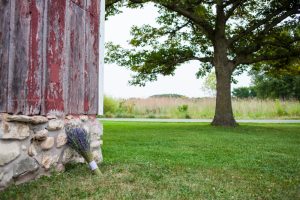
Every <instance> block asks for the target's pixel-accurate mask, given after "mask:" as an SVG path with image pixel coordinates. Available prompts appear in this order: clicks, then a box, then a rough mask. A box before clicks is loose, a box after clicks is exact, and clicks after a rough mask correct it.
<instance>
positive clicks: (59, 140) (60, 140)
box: [56, 132, 67, 148]
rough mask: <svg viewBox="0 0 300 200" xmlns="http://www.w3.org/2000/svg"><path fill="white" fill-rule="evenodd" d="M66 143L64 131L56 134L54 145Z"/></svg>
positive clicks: (58, 146) (58, 145)
mask: <svg viewBox="0 0 300 200" xmlns="http://www.w3.org/2000/svg"><path fill="white" fill-rule="evenodd" d="M66 143H67V135H66V133H65V132H61V133H59V134H58V136H57V138H56V147H57V148H60V147H62V146H63V145H65V144H66Z"/></svg>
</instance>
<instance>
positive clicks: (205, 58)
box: [191, 56, 213, 63]
mask: <svg viewBox="0 0 300 200" xmlns="http://www.w3.org/2000/svg"><path fill="white" fill-rule="evenodd" d="M191 60H198V61H200V62H210V63H212V62H213V57H196V56H195V57H193V58H192V59H191Z"/></svg>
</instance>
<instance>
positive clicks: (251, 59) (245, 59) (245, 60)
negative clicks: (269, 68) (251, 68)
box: [235, 51, 300, 66]
mask: <svg viewBox="0 0 300 200" xmlns="http://www.w3.org/2000/svg"><path fill="white" fill-rule="evenodd" d="M299 54H300V51H293V52H290V53H289V54H288V55H286V54H283V55H260V56H255V55H244V56H241V57H239V58H238V59H237V60H236V62H235V65H236V66H238V65H241V64H243V65H249V64H254V63H258V62H262V61H272V60H274V61H275V60H281V59H285V58H288V57H299Z"/></svg>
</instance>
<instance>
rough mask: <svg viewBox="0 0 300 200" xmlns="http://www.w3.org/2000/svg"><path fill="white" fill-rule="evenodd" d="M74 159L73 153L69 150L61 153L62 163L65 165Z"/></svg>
mask: <svg viewBox="0 0 300 200" xmlns="http://www.w3.org/2000/svg"><path fill="white" fill-rule="evenodd" d="M73 157H74V151H73V150H71V149H70V148H66V149H65V150H64V152H63V156H62V163H63V164H66V163H68V162H69V161H70V160H72V158H73Z"/></svg>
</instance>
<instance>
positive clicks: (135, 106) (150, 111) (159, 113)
mask: <svg viewBox="0 0 300 200" xmlns="http://www.w3.org/2000/svg"><path fill="white" fill-rule="evenodd" d="M232 105H233V112H234V115H235V117H236V118H237V119H300V102H299V101H296V100H294V101H293V100H289V101H282V100H259V99H233V100H232ZM104 111H105V117H121V118H124V117H125V118H128V117H129V118H192V119H204V118H205V119H208V118H209V119H212V118H213V116H214V113H215V99H214V98H168V97H162V98H146V99H140V98H133V99H125V100H121V99H113V98H110V97H105V100H104Z"/></svg>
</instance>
